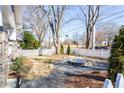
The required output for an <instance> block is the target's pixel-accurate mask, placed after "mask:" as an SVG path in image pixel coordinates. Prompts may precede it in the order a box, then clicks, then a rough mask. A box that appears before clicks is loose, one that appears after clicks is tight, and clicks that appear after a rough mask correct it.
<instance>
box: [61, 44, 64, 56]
mask: <svg viewBox="0 0 124 93" xmlns="http://www.w3.org/2000/svg"><path fill="white" fill-rule="evenodd" d="M60 53H61V54H64V47H63V45H61V48H60Z"/></svg>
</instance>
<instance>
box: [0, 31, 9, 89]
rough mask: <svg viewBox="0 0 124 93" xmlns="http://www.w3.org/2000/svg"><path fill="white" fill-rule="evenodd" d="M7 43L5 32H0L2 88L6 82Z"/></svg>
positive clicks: (0, 81) (7, 65)
mask: <svg viewBox="0 0 124 93" xmlns="http://www.w3.org/2000/svg"><path fill="white" fill-rule="evenodd" d="M7 51H8V41H7V38H6V34H5V32H0V87H4V86H5V84H6V80H7V75H8V70H9V69H8V68H9V64H8V63H9V59H8V55H7Z"/></svg>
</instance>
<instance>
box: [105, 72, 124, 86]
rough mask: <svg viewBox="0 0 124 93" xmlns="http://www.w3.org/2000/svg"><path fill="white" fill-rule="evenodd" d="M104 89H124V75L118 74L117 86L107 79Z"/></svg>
mask: <svg viewBox="0 0 124 93" xmlns="http://www.w3.org/2000/svg"><path fill="white" fill-rule="evenodd" d="M103 88H124V77H123V74H120V73H118V74H117V78H116V81H115V86H113V85H112V81H111V80H109V79H106V80H105V82H104V85H103Z"/></svg>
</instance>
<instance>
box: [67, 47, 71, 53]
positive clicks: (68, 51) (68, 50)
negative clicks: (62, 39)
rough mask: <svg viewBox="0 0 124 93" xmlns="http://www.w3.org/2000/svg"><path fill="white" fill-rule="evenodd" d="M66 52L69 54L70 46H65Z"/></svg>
mask: <svg viewBox="0 0 124 93" xmlns="http://www.w3.org/2000/svg"><path fill="white" fill-rule="evenodd" d="M67 54H68V55H70V46H69V45H68V47H67Z"/></svg>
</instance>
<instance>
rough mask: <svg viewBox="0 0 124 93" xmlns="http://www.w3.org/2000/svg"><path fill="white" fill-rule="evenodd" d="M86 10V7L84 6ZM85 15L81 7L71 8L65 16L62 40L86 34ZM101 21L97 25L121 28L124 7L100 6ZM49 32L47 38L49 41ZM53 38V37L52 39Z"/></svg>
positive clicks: (123, 22) (123, 20) (123, 19)
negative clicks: (107, 24)
mask: <svg viewBox="0 0 124 93" xmlns="http://www.w3.org/2000/svg"><path fill="white" fill-rule="evenodd" d="M82 7H83V8H84V10H85V7H86V6H82ZM74 18H75V20H72V21H70V22H69V23H67V24H64V23H65V22H67V21H68V20H70V19H74ZM83 18H84V16H83V14H82V13H81V10H80V8H79V6H70V7H69V8H68V9H66V11H65V15H64V18H63V23H62V26H61V35H60V37H61V40H62V41H64V40H65V39H66V35H68V38H69V39H72V38H73V35H75V34H79V35H82V34H84V33H85V32H86V29H85V24H84V22H83ZM99 19H100V21H98V22H97V24H96V26H97V25H100V24H106V23H108V22H110V23H113V24H116V25H117V26H121V25H123V24H124V6H118V5H113V6H112V5H107V6H105V5H104V6H100V17H99ZM48 30H50V29H48ZM48 36H49V31H48V33H47V35H46V37H45V39H48ZM51 38H52V37H51Z"/></svg>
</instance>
